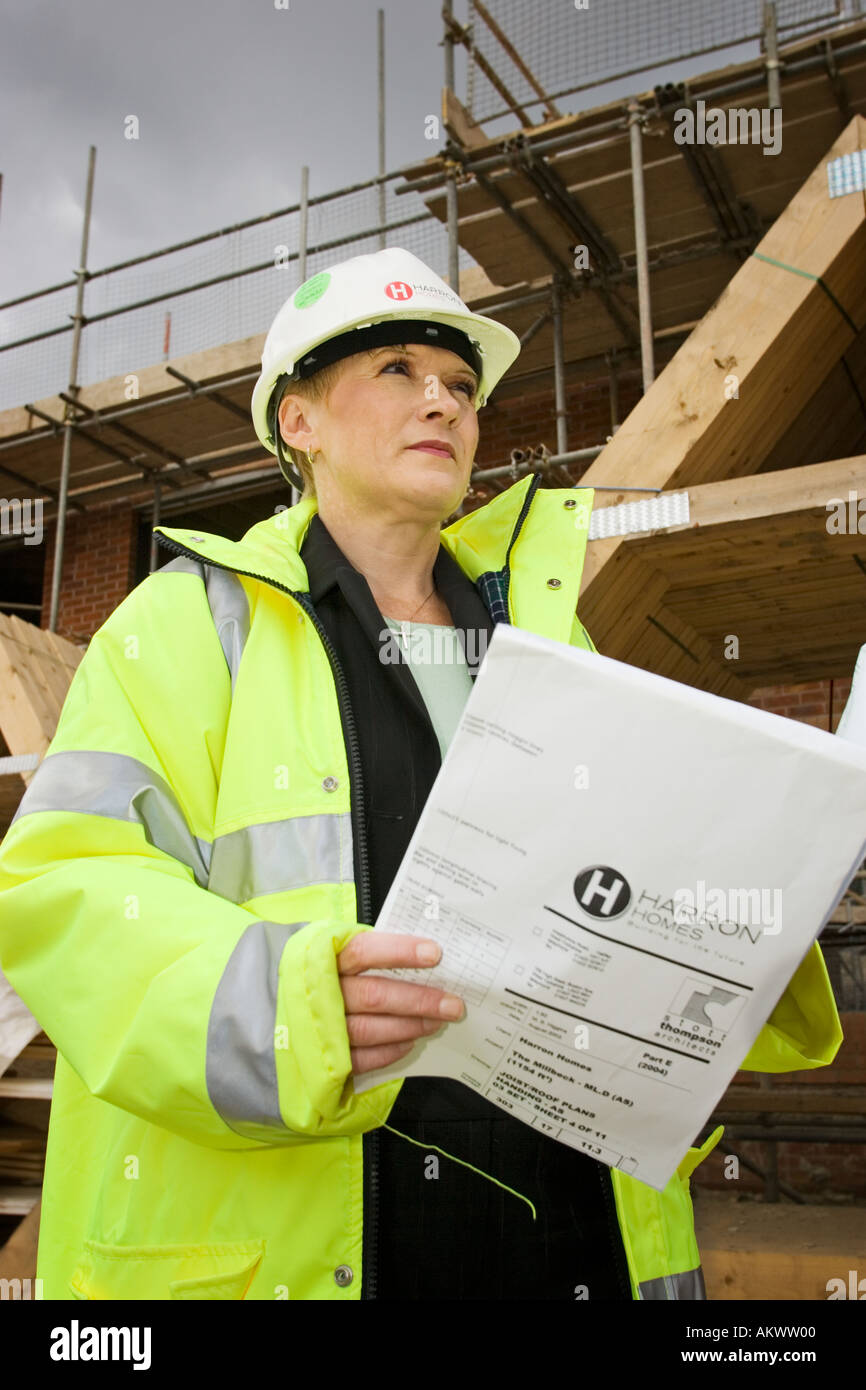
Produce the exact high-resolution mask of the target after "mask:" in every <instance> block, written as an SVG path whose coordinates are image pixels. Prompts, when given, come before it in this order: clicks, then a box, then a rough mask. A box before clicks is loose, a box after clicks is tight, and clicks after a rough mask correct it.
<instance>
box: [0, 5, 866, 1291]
mask: <svg viewBox="0 0 866 1390" xmlns="http://www.w3.org/2000/svg"><path fill="white" fill-rule="evenodd" d="M595 5H596V0H590V5H589V6H581V5H579V4H577V3H575V6H574V9H573V12H571V13H570V14H569V15H568V16H565V13H564V10H565V7H561V11H562V12H561V13H560V15H559V18H557V20H556V23H554V22H553V20H551V24H550V25H549V26H544V25H538V24H537V23H536V22H535V20H534V18H533V13H534V7H533V6H532V5H530V4H528V3H526V0H485V3H482V0H474V3H468V4H463V5H458V4H456V3H455V4H452V3H450V0H449V3H446V4H445V5H444V7H443V9H442V43H441V48H440V49H438V50H436V51H435V52H433V53H430V54H427V55H425V61H427V62H429V63H430V64H431V65H432V64H437V63H438V64H440V65H442V82H441V88H442V92H441V110H440V111H439V112H438V113H436V115H435V120H434V118H433V117H430V118H428V119H429V120H431V121H432V123H433V125H432V127H431V128H434V129H435V134H436V138H435V140H433V141H431V143H430V151H431V152H430V153H429V154H428V155H427V157H426V158H422V159H419V160H418V162H417V163H415V164H413V165H410V166H404V167H401V168H399V169H387V168H386V167H385V164H384V159H382V160H380V167H379V169H378V170H377V171H376V172H375V173H373V172H372V171H371V172H370V174H369V176H368V177H366V178H365V179H363V180H361V181H359V182H357V183H356V184H355V185H353V186H351V187H344V188H338V189H334V190H332V191H330V192H327V193H323V194H317V195H311V194H310V192H309V182H308V176H309V168H308V167H307V166H304V167H303V169H302V170H301V179H300V196H299V198H298V199H297V200H296V201H295V202H294V203H292V204H291V205H290V206H284V207H280V208H278V209H276V210H274V211H272V212H269V213H267V214H265V215H257V216H250V217H249V218H248V219H247V220H239V221H238V222H237V223H236V224H235V225H233V226H231V227H227V228H223V229H221V230H219V231H215V232H212V233H207V234H202V235H200V236H198V237H196V238H194V239H191V240H187V241H185V242H180V243H175V244H173V245H168V246H164V247H160V248H157V249H156V250H154V251H153V252H152V253H151V254H150V255H148V256H139V257H136V258H133V259H130V260H128V261H124V262H119V263H116V264H113V265H108V266H92V265H90V264H89V257H88V236H89V222H90V218H91V215H92V209H93V206H94V204H95V203H98V199H99V170H98V155H97V151H96V150H95V149H94V148H91V150H90V152H89V157H88V158H87V160H86V161H85V155H86V152H82V170H81V176H80V180H79V181H80V183H81V191H82V200H81V210H82V211H81V224H80V254H79V260H78V263H77V266H76V267H75V269H74V270H73V271H72V272H71V273H70V275H69V277H68V278H67V279H65V280H63V281H62V282H61V283H55V284H51V285H46V286H45V288H44V289H42V290H40V291H39V292H35V293H30V294H27V295H22V296H19V297H17V298H15V299H12V300H9V301H7V302H6V303H4V304H0V327H2V330H3V331H2V334H0V360H2V363H3V367H4V371H3V373H2V377H3V380H4V383H5V384H4V385H3V387H2V395H0V491H2V492H3V499H2V500H0V509H2V532H0V837H2V836H3V835H5V834H6V833H7V831H8V830H9V828H10V826H11V824H12V820H13V817H14V816H15V814H16V811H17V809H18V807H19V805H20V803H21V799H22V797H23V796H24V793H25V791H26V789H27V787H28V786H29V785H30V783H31V781H32V780H33V778H34V775H35V773H36V770H37V769H38V768H39V766H40V763H41V762H42V759H43V757H44V756H45V753H46V750H47V749H48V747H49V744H50V743H51V740H52V738H53V737H54V734H55V730H56V727H57V722H58V719H59V717H60V712H61V709H62V708H63V705H64V701H65V699H66V695H67V691H68V689H69V685H70V682H71V681H72V679H73V676H74V674H75V671H76V669H77V667H78V666H79V664H80V662H81V661H82V659H83V657H84V656H85V653H86V652H87V650H88V647H89V644H90V643H91V641H92V639H93V637H94V634H95V633H96V632H97V631H98V630H99V629H100V627H101V626H102V624H103V623H105V622H106V620H107V619H108V617H109V615H110V614H111V613H112V612H113V611H114V610H115V609H116V607H117V606H118V605H119V604H120V603H121V602H123V600H124V599H125V598H126V597H127V595H129V594H130V593H131V592H132V591H133V590H134V589H135V588H136V586H138V585H141V584H142V583H143V582H144V581H145V580H147V579H148V577H149V576H150V575H152V574H153V572H154V571H156V570H157V569H159V568H160V567H162V566H163V565H165V564H167V563H168V562H169V561H170V560H172V559H174V558H175V557H174V555H173V554H171V553H169V551H168V550H167V549H165V548H164V547H163V546H161V545H160V543H159V538H158V536H157V534H155V528H157V527H161V526H162V527H167V528H189V530H190V532H191V533H199V535H198V538H199V539H200V538H201V535H202V534H205V533H206V534H208V535H211V534H216V535H218V536H224V537H228V538H230V539H231V540H234V541H237V540H239V539H240V538H241V537H242V536H243V535H244V533H245V532H246V531H247V530H248V528H249V527H251V526H252V525H253V524H254V523H256V522H258V521H260V520H261V519H263V518H265V517H268V516H272V515H273V514H275V513H276V512H278V511H280V510H281V509H284V508H286V507H292V506H294V505H295V504H296V503H297V502H298V501H299V498H300V493H299V492H298V491H297V490H296V489H295V488H294V487H290V486H289V484H288V483H287V481H286V480H285V479H284V478H283V476H281V474H280V472H279V471H278V469H277V468H276V467H275V460H274V458H273V456H272V455H271V454H269V453H268V452H267V451H266V450H265V449H263V447H262V445H261V444H260V442H259V440H258V439H257V438H256V433H255V431H254V429H253V424H252V420H251V415H250V397H251V393H252V389H253V386H254V384H255V382H256V380H257V378H258V376H259V373H260V371H261V359H262V351H263V345H264V340H265V333H266V331H267V329H268V326H269V324H270V323H271V320H272V319H273V316H274V314H275V313H276V312H277V310H278V309H279V307H280V306H281V305H282V304H283V302H284V301H285V300H286V297H287V296H288V295H289V294H291V293H292V292H293V291H295V290H296V289H297V288H298V287H299V286H301V285H302V284H305V283H306V282H308V281H309V280H310V279H311V277H313V276H314V275H316V274H318V273H319V272H320V271H323V270H325V269H327V268H328V267H330V266H332V265H333V264H334V262H336V261H342V260H344V259H346V258H348V257H350V256H355V255H360V254H363V253H365V252H372V251H376V250H380V249H383V248H386V247H402V248H405V249H407V250H409V251H411V252H412V253H414V254H415V255H417V256H418V257H420V259H421V260H423V261H424V262H425V264H427V265H428V266H429V267H431V268H432V269H433V270H434V271H435V272H436V274H437V275H439V276H441V277H442V278H443V279H444V280H445V281H446V282H447V284H448V285H449V286H452V287H454V288H455V289H456V290H457V292H458V293H459V296H460V298H461V299H462V300H463V301H464V303H465V305H467V306H468V307H469V308H470V309H471V310H472V311H473V312H475V313H477V314H483V315H486V316H488V317H490V318H492V319H495V320H497V321H499V322H500V323H502V324H504V325H506V326H507V327H508V328H510V329H511V330H512V331H513V333H514V334H516V335H517V337H518V338H519V340H520V343H521V348H522V350H521V352H520V355H519V357H518V358H517V360H516V361H515V363H514V365H513V367H512V368H511V369H510V370H509V371H508V372H507V373H506V375H505V377H504V379H503V380H502V381H501V383H500V384H499V385H497V387H496V389H495V391H494V393H493V395H492V398H491V399H490V401H489V403H488V404H487V405H486V406H485V408H484V410H483V412H481V414H480V416H479V424H480V436H479V444H478V449H477V453H476V456H475V461H474V467H473V471H472V474H471V478H470V488H469V492H468V494H467V496H466V498H465V500H464V502H463V503H462V505H461V507H460V508H459V510H458V511H457V512H456V513H455V514H454V517H452V518H450V519H449V520H455V519H457V518H459V517H460V516H464V515H469V514H471V513H472V512H474V511H475V510H477V509H479V508H483V507H484V506H485V505H487V504H488V503H491V502H492V501H493V500H494V499H495V498H497V497H498V496H499V495H500V494H502V493H504V492H505V491H506V490H507V489H508V488H510V487H512V486H513V485H514V484H515V483H517V482H519V481H520V480H521V479H524V478H526V477H528V476H530V475H536V474H538V475H540V490H544V489H547V488H551V489H567V488H575V489H593V503H592V514H591V516H590V519H589V523H588V526H589V529H588V541H587V547H586V558H585V562H584V567H583V572H582V578H581V582H580V593H579V600H578V607H577V613H578V615H579V618H580V622H581V623H582V624H583V625H584V626H585V628H586V630H587V631H588V633H589V634H591V637H592V641H593V642H594V644H595V647H596V648H597V650H598V652H599V653H600V654H601V655H603V656H605V657H609V658H613V659H614V660H616V661H617V662H622V663H627V664H629V665H631V666H633V667H636V668H640V670H641V671H644V672H648V673H652V674H654V675H656V676H662V677H666V678H668V679H669V680H671V681H676V682H680V683H682V684H684V685H687V686H691V687H695V688H696V689H699V690H702V691H705V692H708V693H709V694H711V695H714V696H721V697H723V698H724V699H725V700H729V701H736V702H740V703H742V704H743V705H749V706H752V707H753V708H755V709H757V710H762V711H768V712H770V713H772V714H774V715H776V716H779V717H780V718H782V719H785V720H794V721H799V722H800V723H804V724H807V725H811V726H813V727H814V728H815V729H818V730H821V731H823V732H825V733H829V734H835V733H836V730H837V728H838V726H839V721H840V718H841V717H842V714H843V711H844V709H845V706H846V702H847V701H848V698H849V695H850V693H851V688H852V676H853V672H854V668H855V664H856V662H857V658H858V654H859V652H860V649H861V647H862V646H863V645H864V643H866V542H864V544H863V545H861V543H860V539H859V538H860V535H866V519H863V517H862V514H863V510H864V509H863V502H862V499H863V498H864V497H866V12H863V11H862V10H861V6H860V4H859V3H857V2H856V0H854V3H850V0H849V2H848V3H846V2H845V0H839V3H835V0H825V3H821V0H777V3H775V4H759V3H751V2H750V0H748V2H747V0H743V3H738V4H732V5H730V6H726V7H724V13H723V15H721V16H720V12H719V10H718V9H716V10H713V12H712V15H713V16H714V17H711V16H710V14H709V12H707V11H704V10H703V9H702V8H701V7H698V6H695V7H692V11H691V16H692V17H691V19H690V21H689V23H688V24H685V22H683V24H682V25H680V24H679V23H678V24H677V25H674V24H673V23H668V24H665V18H666V15H668V16H669V15H670V14H672V13H673V12H674V11H676V14H677V16H678V17H679V16H680V15H681V12H682V13H685V11H686V9H688V7H684V6H680V5H667V6H665V5H664V4H661V3H659V4H657V5H649V4H647V5H645V6H644V5H641V6H639V7H637V8H638V9H640V10H641V13H642V14H643V12H644V11H647V12H653V13H654V12H655V11H658V14H657V15H656V29H654V30H653V31H652V32H651V33H650V34H649V35H648V34H647V33H645V32H643V31H642V29H641V26H640V25H638V24H637V23H635V25H634V28H635V31H636V32H635V33H634V34H631V35H629V41H628V42H626V37H625V30H626V27H627V26H625V25H624V20H623V16H622V14H620V15H619V16H618V19H617V22H616V23H615V22H614V20H615V18H617V17H616V16H614V17H612V18H611V19H610V22H609V24H608V23H607V22H606V21H605V19H604V17H603V16H601V14H599V15H597V16H595V18H596V19H597V23H596V25H595V28H594V29H592V30H590V31H589V33H590V34H591V35H592V41H591V42H590V41H587V42H586V43H585V44H584V43H581V44H580V45H579V47H578V48H577V49H575V47H574V46H573V45H572V43H571V41H570V40H568V41H567V40H566V39H565V38H564V37H562V35H559V34H558V32H557V30H556V24H559V23H563V24H565V22H566V19H567V22H568V23H569V24H570V25H572V26H573V25H574V24H579V23H580V22H582V21H583V19H584V15H583V14H582V13H581V11H582V10H584V9H587V13H589V12H590V7H591V9H592V10H594V9H595ZM458 9H460V10H461V11H462V12H461V13H460V14H458ZM634 10H635V7H634V6H633V7H632V12H633V13H634ZM382 24H383V20H382V17H381V12H380V56H381V49H382V46H383V37H382V29H381V26H382ZM650 38H651V39H653V40H655V39H658V40H659V42H658V43H657V44H654V43H651V42H650V41H649V39H650ZM745 40H751V41H753V42H754V45H755V56H752V57H750V58H748V59H745V60H743V61H737V62H734V63H731V62H729V61H727V60H726V59H724V60H722V61H719V59H718V55H719V53H721V52H722V51H723V50H726V49H728V48H730V47H731V46H732V45H733V44H734V43H739V42H743V41H745ZM458 57H459V61H460V66H461V68H462V69H463V70H464V72H465V80H464V81H462V82H460V83H458V82H457V80H456V78H455V70H456V64H457V59H458ZM674 62H676V63H678V64H679V65H680V67H681V68H682V65H683V64H685V66H686V68H687V70H688V75H687V76H685V77H683V78H682V79H681V80H680V79H677V80H676V81H670V80H668V79H667V78H666V76H665V74H666V72H667V71H668V70H669V68H670V65H671V64H672V63H674ZM379 80H380V82H381V83H382V84H384V81H385V71H384V61H382V62H380V70H379ZM602 80H604V82H609V83H611V84H613V83H614V82H615V81H617V82H618V83H619V87H620V89H621V92H622V93H623V94H618V95H615V96H613V97H611V98H610V99H607V100H605V101H603V102H601V103H598V104H596V103H595V101H594V102H593V104H592V105H589V104H587V98H586V93H587V92H588V91H590V90H593V91H595V90H597V89H598V88H599V86H600V85H601V82H602ZM458 88H459V89H458ZM381 119H382V121H383V123H384V119H385V117H384V114H382V116H381ZM494 128H495V131H494ZM317 138H322V139H324V138H325V137H324V136H313V137H311V141H310V147H309V149H310V153H309V160H310V164H311V165H312V166H314V165H315V159H316V147H315V140H316V139H317ZM382 149H383V150H384V140H383V141H382ZM304 157H305V158H306V154H305V155H304ZM85 162H86V169H85V167H84V166H85ZM72 260H73V252H72V250H71V251H70V264H72ZM160 340H161V341H160ZM861 488H862V489H863V492H862V493H861V491H860V489H861ZM193 539H196V537H195V536H193ZM864 838H866V836H864ZM2 911H3V902H2V895H0V913H2ZM820 926H821V924H820V923H819V922H816V923H815V924H814V930H815V931H816V932H817V931H818V929H819V927H820ZM819 944H820V948H821V952H822V953H823V957H824V961H825V964H826V968H827V973H828V976H829V980H830V983H831V986H832V990H833V994H834V996H835V1000H836V1005H837V1008H838V1012H839V1019H840V1022H841V1025H842V1031H843V1035H844V1040H843V1042H842V1044H841V1047H840V1048H839V1051H838V1053H837V1055H836V1057H835V1059H834V1061H833V1062H832V1064H831V1065H829V1066H824V1067H821V1066H818V1067H816V1069H814V1070H799V1071H798V1070H790V1071H779V1072H775V1073H762V1072H757V1071H754V1070H748V1071H747V1070H741V1071H738V1072H737V1074H736V1075H735V1076H734V1077H733V1079H732V1081H731V1083H730V1085H729V1086H728V1088H727V1090H726V1091H725V1093H724V1095H723V1096H722V1098H721V1100H720V1101H719V1102H718V1104H717V1105H716V1107H715V1109H714V1111H713V1114H712V1115H711V1116H710V1117H709V1118H708V1120H707V1122H706V1125H705V1126H704V1128H703V1129H702V1130H701V1132H700V1134H699V1135H698V1136H696V1137H695V1139H694V1141H693V1142H694V1144H695V1145H696V1146H700V1145H702V1144H703V1143H704V1142H705V1141H706V1140H707V1138H708V1136H709V1135H710V1134H711V1133H712V1132H713V1131H714V1130H715V1129H716V1128H717V1127H718V1126H719V1125H723V1126H724V1136H723V1138H722V1141H721V1142H720V1143H719V1144H718V1145H717V1146H716V1147H715V1148H714V1149H713V1150H712V1152H711V1153H709V1155H708V1156H707V1158H706V1159H705V1161H703V1162H702V1163H701V1164H700V1166H698V1167H696V1169H695V1171H694V1173H693V1174H692V1176H691V1196H692V1202H693V1207H694V1221H695V1232H696V1236H697V1242H698V1247H699V1250H700V1257H701V1267H702V1269H703V1278H704V1280H705V1283H706V1296H707V1298H708V1299H710V1300H718V1301H731V1300H743V1301H760V1300H768V1299H769V1300H783V1301H805V1302H809V1301H811V1302H816V1301H825V1300H827V1299H828V1298H831V1297H853V1298H861V1299H862V1298H864V1297H866V1292H864V1290H866V862H864V863H863V864H861V866H860V868H859V869H858V872H857V874H856V875H855V876H854V877H853V878H852V880H851V882H850V884H849V886H848V888H847V890H846V891H845V893H844V896H843V897H842V898H841V900H840V901H839V902H838V905H837V906H836V907H835V909H834V910H833V911H832V914H831V916H830V919H829V920H828V921H827V922H826V925H824V926H823V929H822V930H821V931H820V937H819ZM56 1062H57V1049H56V1047H55V1044H54V1043H53V1042H52V1040H51V1038H50V1037H49V1036H48V1033H47V1032H45V1031H43V1028H42V1025H41V1023H40V1021H39V1020H38V1019H37V1018H36V1017H35V1016H34V1015H33V1013H32V1012H31V1011H30V1010H29V1009H28V1008H27V1006H26V1005H25V1004H24V1003H23V1001H22V1000H21V999H19V998H18V997H17V995H16V994H15V992H14V991H13V990H12V988H11V986H10V985H9V984H8V982H6V981H5V980H4V979H3V977H2V976H0V1277H5V1278H9V1279H13V1278H19V1279H24V1278H32V1279H35V1278H36V1271H37V1264H36V1260H37V1242H38V1237H39V1226H40V1206H41V1195H42V1180H43V1171H44V1165H45V1154H46V1140H47V1135H48V1130H49V1119H50V1114H51V1103H52V1094H53V1077H54V1071H55V1066H56ZM732 1175H733V1176H732ZM850 1271H854V1272H855V1277H854V1279H853V1283H851V1276H850ZM837 1280H841V1281H843V1284H844V1288H845V1290H846V1292H844V1293H841V1294H836V1293H833V1292H832V1289H833V1288H834V1287H835V1285H834V1283H833V1281H837ZM338 1283H339V1280H338ZM849 1284H850V1291H849ZM78 1296H90V1297H94V1296H98V1295H78ZM222 1296H228V1295H222Z"/></svg>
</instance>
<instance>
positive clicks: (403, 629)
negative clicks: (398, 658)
mask: <svg viewBox="0 0 866 1390" xmlns="http://www.w3.org/2000/svg"><path fill="white" fill-rule="evenodd" d="M435 592H436V585H435V583H434V585H433V588H432V589H431V590H430V592H429V594H428V595H427V597H426V598H425V599H423V600H422V602H421V603H419V604H418V607H417V608H416V609H415V612H414V613H413V614H412V617H411V618H395V619H394V621H395V622H398V623H399V624H400V633H401V635H402V638H403V650H404V651H408V650H409V633H410V631H411V627H412V622H413V619H414V618H415V616H416V615H417V614H418V613H420V612H421V609H422V608H423V607H424V604H425V603H429V602H430V600H431V598H432V597H433V595H434V594H435Z"/></svg>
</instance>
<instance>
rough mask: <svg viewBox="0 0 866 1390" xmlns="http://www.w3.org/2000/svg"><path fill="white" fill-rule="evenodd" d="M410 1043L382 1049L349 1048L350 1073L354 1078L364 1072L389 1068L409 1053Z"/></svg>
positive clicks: (394, 1044) (392, 1045)
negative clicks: (350, 1059)
mask: <svg viewBox="0 0 866 1390" xmlns="http://www.w3.org/2000/svg"><path fill="white" fill-rule="evenodd" d="M411 1050H412V1043H410V1042H407V1043H392V1044H391V1045H390V1046H383V1047H353V1048H350V1053H351V1057H352V1071H353V1073H354V1075H355V1076H361V1075H363V1073H364V1072H365V1071H378V1070H379V1068H380V1067H390V1066H391V1065H392V1063H394V1062H399V1060H400V1058H401V1057H405V1056H406V1053H407V1052H411Z"/></svg>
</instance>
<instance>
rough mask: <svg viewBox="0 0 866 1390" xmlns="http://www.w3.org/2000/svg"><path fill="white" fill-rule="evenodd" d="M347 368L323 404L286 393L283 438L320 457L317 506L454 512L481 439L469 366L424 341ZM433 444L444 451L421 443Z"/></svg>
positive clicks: (379, 352) (352, 360)
mask: <svg viewBox="0 0 866 1390" xmlns="http://www.w3.org/2000/svg"><path fill="white" fill-rule="evenodd" d="M342 366H343V370H342V372H341V373H340V375H339V376H338V378H337V381H336V383H335V385H334V386H333V387H332V390H331V393H330V396H329V397H328V399H327V400H326V401H304V400H303V399H302V398H301V397H298V396H295V397H284V399H283V402H282V403H281V407H280V424H281V427H282V431H283V437H284V438H285V439H286V440H287V442H288V443H289V444H291V445H292V446H293V447H294V448H300V449H304V450H306V449H307V448H310V449H312V450H313V452H314V454H316V455H317V457H316V460H315V464H314V471H315V479H316V492H317V495H318V497H319V503H320V506H321V505H322V504H325V505H327V503H328V501H329V500H330V499H331V498H334V499H335V500H337V498H338V497H340V498H341V499H342V501H343V502H344V503H351V504H352V505H353V507H355V508H360V507H363V508H364V509H365V510H367V511H370V510H371V509H375V510H376V511H379V512H381V511H386V512H387V513H388V514H389V515H397V516H410V515H411V516H417V515H419V514H423V515H425V516H427V517H429V519H430V520H431V521H432V520H433V519H435V520H437V521H442V520H444V519H445V518H446V517H448V516H450V515H451V514H452V512H454V511H456V509H457V508H458V507H459V505H460V503H461V502H462V500H463V497H464V495H465V493H466V488H467V486H468V483H469V475H470V473H471V471H472V463H473V460H474V458H475V450H476V447H477V444H478V415H477V412H476V407H475V403H474V402H475V395H476V387H477V378H476V376H475V373H474V372H473V370H472V368H471V367H469V366H468V364H467V363H466V362H464V361H463V359H462V357H458V356H457V354H456V353H454V352H450V351H449V350H448V349H446V348H441V347H432V346H428V345H427V344H426V343H407V344H406V345H405V346H404V347H384V348H376V349H375V350H374V351H373V352H370V353H367V352H360V353H356V354H355V355H354V356H352V357H347V358H345V359H344V361H343V364H342ZM426 440H439V441H441V442H442V444H443V445H444V446H446V447H445V448H443V450H441V451H440V452H438V453H437V452H430V451H429V450H428V449H425V448H419V447H418V446H419V445H420V444H421V442H422V441H426ZM448 447H450V450H451V452H448V451H447V449H448ZM320 451H321V452H320Z"/></svg>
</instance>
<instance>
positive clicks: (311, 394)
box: [274, 357, 346, 501]
mask: <svg viewBox="0 0 866 1390" xmlns="http://www.w3.org/2000/svg"><path fill="white" fill-rule="evenodd" d="M345 361H346V359H345V358H343V357H341V358H340V359H339V360H338V361H336V362H331V363H329V365H328V366H327V367H321V368H320V369H319V371H317V372H314V373H313V375H312V376H308V377H306V378H305V380H303V381H287V382H286V384H285V386H284V387H283V391H282V393H281V395H280V399H279V401H278V402H277V408H276V411H275V415H274V425H275V428H276V429H279V428H280V419H279V413H280V405H281V403H282V401H283V398H284V397H285V396H300V397H301V398H302V399H303V400H305V401H327V399H328V397H329V396H330V394H331V392H332V390H333V389H334V386H335V385H336V383H337V379H338V378H339V376H340V374H341V373H342V370H343V366H344V364H345ZM283 450H284V452H285V453H287V454H288V455H289V457H290V459H291V461H292V463H293V464H294V466H295V468H296V469H297V471H298V472H299V473H300V475H301V477H302V478H303V480H304V490H303V492H302V493H301V500H302V501H305V500H306V499H307V498H308V497H315V496H316V480H315V478H314V477H313V470H312V468H311V467H310V461H309V459H308V458H307V455H306V452H305V451H304V450H303V449H295V448H293V447H292V445H291V444H288V443H287V442H286V440H285V439H284V440H283Z"/></svg>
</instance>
